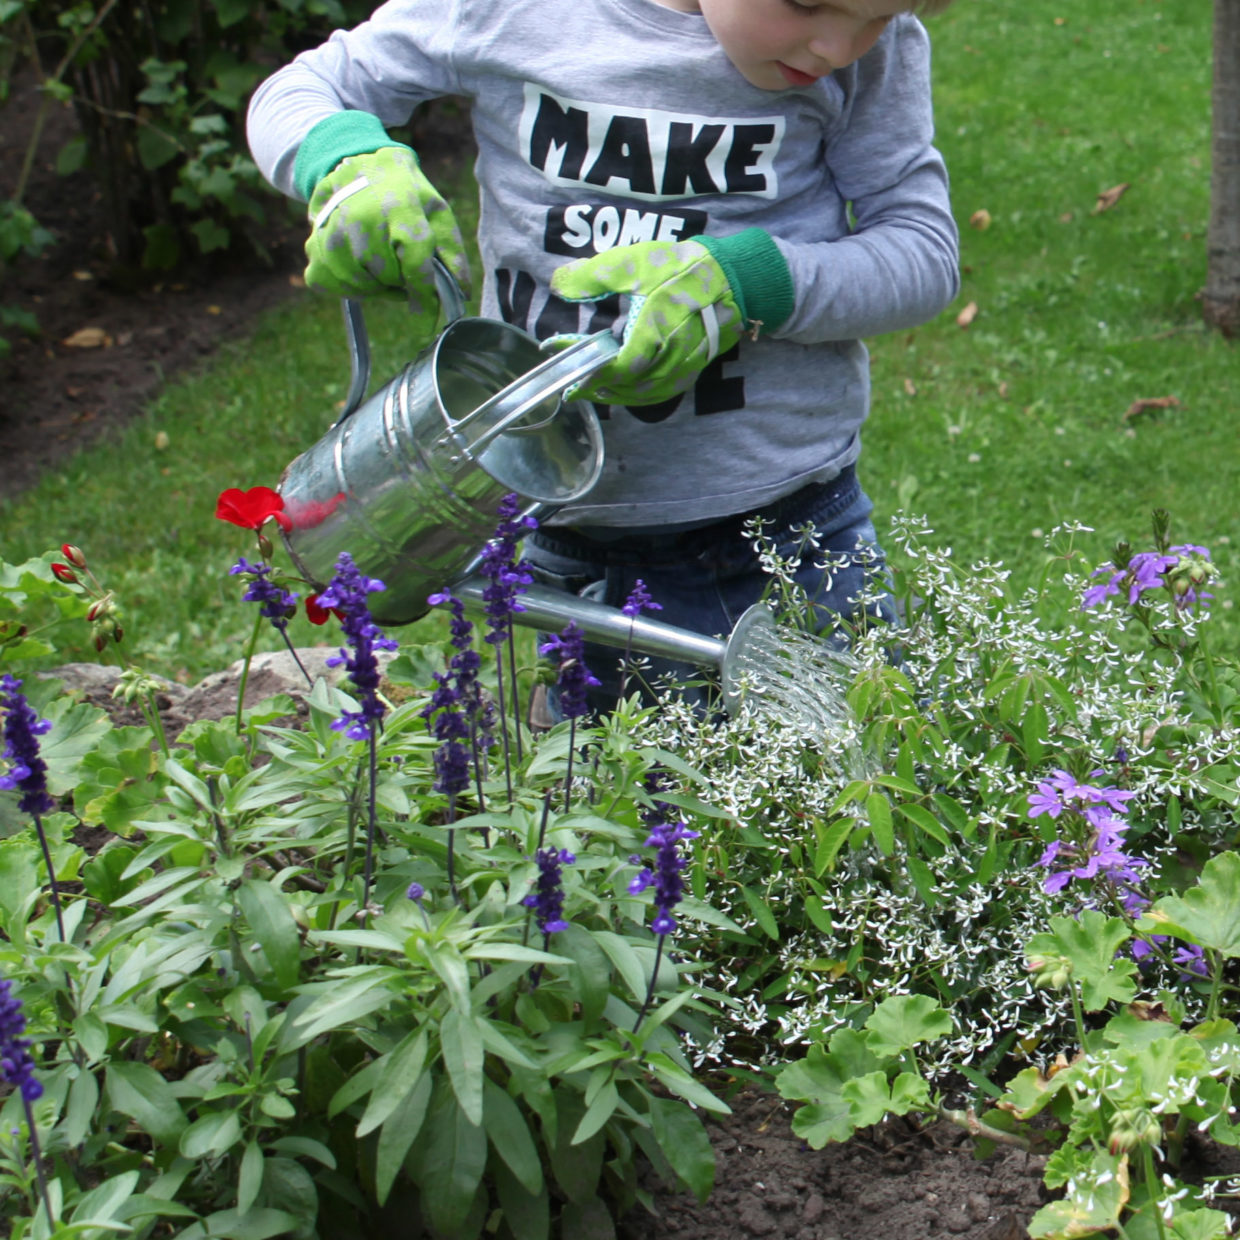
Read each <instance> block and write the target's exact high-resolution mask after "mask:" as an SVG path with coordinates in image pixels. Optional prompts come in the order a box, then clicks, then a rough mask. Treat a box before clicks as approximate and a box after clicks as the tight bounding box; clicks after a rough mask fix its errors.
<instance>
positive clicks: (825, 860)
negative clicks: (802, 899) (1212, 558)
mask: <svg viewBox="0 0 1240 1240" xmlns="http://www.w3.org/2000/svg"><path fill="white" fill-rule="evenodd" d="M856 826H857V820H856V819H855V818H837V819H836V820H835V822H833V823H832V824H831V825H830V826H829V827H826V828H825V829H820V830H819V831H818V832H817V833H816V834H817V847H816V848H815V849H814V877H815V878H821V877H822V876H823V875H824V874H825V873H826V872H827V871H828V870H830V869H832V868H833V867H834V865H835V859H836V857H837V856H839V852H840V849H841V848H843V847H844V844H845V843H846V841H847V840H848V837H849V836H850V835H851V834H852V833H853V830H854V829H855V828H856Z"/></svg>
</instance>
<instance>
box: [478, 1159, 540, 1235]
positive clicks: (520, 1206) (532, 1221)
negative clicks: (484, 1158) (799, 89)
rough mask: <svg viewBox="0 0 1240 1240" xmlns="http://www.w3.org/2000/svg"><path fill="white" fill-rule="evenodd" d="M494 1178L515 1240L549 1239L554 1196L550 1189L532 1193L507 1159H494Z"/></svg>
mask: <svg viewBox="0 0 1240 1240" xmlns="http://www.w3.org/2000/svg"><path fill="white" fill-rule="evenodd" d="M491 1179H492V1180H493V1181H494V1183H495V1190H496V1193H497V1194H498V1196H499V1205H500V1209H501V1210H503V1212H504V1222H505V1224H506V1225H507V1227H508V1229H509V1230H510V1231H511V1232H512V1234H513V1236H514V1237H515V1240H549V1238H550V1235H551V1199H550V1196H549V1194H548V1193H547V1191H546V1189H545V1188H544V1189H543V1190H541V1191H539V1192H537V1193H531V1192H527V1191H526V1189H525V1187H524V1185H523V1184H522V1183H521V1181H520V1180H518V1179H517V1177H516V1176H515V1175H513V1173H512V1172H511V1171H510V1170H509V1168H508V1166H507V1164H506V1163H504V1162H502V1161H499V1162H496V1161H492V1163H491Z"/></svg>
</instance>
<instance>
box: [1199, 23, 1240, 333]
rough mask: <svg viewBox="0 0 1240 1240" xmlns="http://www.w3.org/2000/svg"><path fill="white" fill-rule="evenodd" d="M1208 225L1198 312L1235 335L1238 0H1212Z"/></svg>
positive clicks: (1239, 209) (1239, 227) (1239, 236)
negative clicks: (1201, 303)
mask: <svg viewBox="0 0 1240 1240" xmlns="http://www.w3.org/2000/svg"><path fill="white" fill-rule="evenodd" d="M1211 108H1212V112H1213V136H1212V140H1211V143H1210V154H1211V160H1212V165H1213V171H1212V172H1211V176H1210V229H1209V232H1208V234H1207V236H1206V254H1207V256H1208V263H1207V268H1206V287H1205V293H1204V295H1203V305H1202V312H1203V314H1204V315H1205V319H1206V322H1207V323H1209V324H1211V325H1212V326H1214V327H1217V328H1219V329H1220V330H1221V331H1222V333H1223V334H1224V335H1225V336H1236V335H1240V0H1214V88H1213V91H1212V93H1211Z"/></svg>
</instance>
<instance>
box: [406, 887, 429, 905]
mask: <svg viewBox="0 0 1240 1240" xmlns="http://www.w3.org/2000/svg"><path fill="white" fill-rule="evenodd" d="M424 895H426V888H425V887H423V886H422V884H421V883H410V884H409V886H408V887H406V888H405V898H406V899H409V900H412V901H414V903H415V904H416V903H417V902H418V901H419V900H421V899H422V897H423V896H424Z"/></svg>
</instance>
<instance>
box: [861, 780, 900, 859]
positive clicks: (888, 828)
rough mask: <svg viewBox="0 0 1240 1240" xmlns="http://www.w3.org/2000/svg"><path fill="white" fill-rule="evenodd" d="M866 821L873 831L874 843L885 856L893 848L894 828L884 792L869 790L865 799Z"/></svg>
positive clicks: (888, 854)
mask: <svg viewBox="0 0 1240 1240" xmlns="http://www.w3.org/2000/svg"><path fill="white" fill-rule="evenodd" d="M865 816H866V821H867V822H868V823H869V824H870V830H871V831H872V832H873V833H874V843H875V844H877V845H878V848H879V851H880V852H881V853H882V854H883V856H885V857H890V856H891V854H892V852H893V851H894V850H895V845H896V837H895V828H894V827H893V825H892V821H891V802H890V801H888V800H887V797H886V795H885V794H884V793H881V792H871V793H870V795H869V796H868V797H866V799H865Z"/></svg>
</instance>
